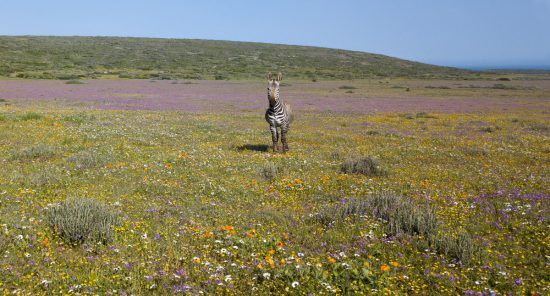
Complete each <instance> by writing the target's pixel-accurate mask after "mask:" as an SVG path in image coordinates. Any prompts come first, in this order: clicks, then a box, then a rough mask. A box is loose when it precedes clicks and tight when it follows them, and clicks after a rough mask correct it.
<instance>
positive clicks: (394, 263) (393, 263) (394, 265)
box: [390, 261, 399, 267]
mask: <svg viewBox="0 0 550 296" xmlns="http://www.w3.org/2000/svg"><path fill="white" fill-rule="evenodd" d="M390 265H391V266H393V267H397V266H399V263H397V262H395V261H392V262H390Z"/></svg>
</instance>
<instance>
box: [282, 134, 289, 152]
mask: <svg viewBox="0 0 550 296" xmlns="http://www.w3.org/2000/svg"><path fill="white" fill-rule="evenodd" d="M287 131H288V130H287V129H281V143H283V152H287V151H288V142H287V141H286V132H287Z"/></svg>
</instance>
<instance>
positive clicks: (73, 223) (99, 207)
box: [46, 198, 119, 245]
mask: <svg viewBox="0 0 550 296" xmlns="http://www.w3.org/2000/svg"><path fill="white" fill-rule="evenodd" d="M46 213H47V214H46V221H47V223H48V225H49V226H50V227H51V228H52V230H53V231H54V232H55V233H56V234H57V235H59V237H60V238H61V239H62V240H63V241H65V242H66V243H68V244H72V245H76V244H81V243H84V242H91V243H96V242H99V243H103V244H107V243H109V242H111V241H112V240H113V238H114V227H115V226H116V225H117V224H118V223H119V222H118V217H117V215H116V214H114V213H113V212H112V211H111V210H110V209H108V208H107V206H105V205H104V204H102V203H100V202H98V201H97V200H94V199H89V198H74V199H68V200H66V201H64V202H62V203H60V204H58V205H53V206H51V207H49V208H48V209H47V211H46Z"/></svg>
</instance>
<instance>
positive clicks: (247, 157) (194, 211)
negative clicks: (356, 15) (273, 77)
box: [0, 83, 550, 295]
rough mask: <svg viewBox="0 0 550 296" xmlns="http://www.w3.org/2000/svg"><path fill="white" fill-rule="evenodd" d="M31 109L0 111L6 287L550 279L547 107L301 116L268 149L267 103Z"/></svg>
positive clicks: (239, 290) (526, 285)
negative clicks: (283, 148) (209, 108)
mask: <svg viewBox="0 0 550 296" xmlns="http://www.w3.org/2000/svg"><path fill="white" fill-rule="evenodd" d="M340 84H341V83H339V84H337V85H340ZM332 89H334V87H333V88H332ZM434 91H435V90H434ZM437 91H445V90H437ZM504 91H506V90H504ZM25 104H27V105H25ZM32 104H34V102H32V101H29V102H16V103H14V104H13V105H6V106H4V105H2V106H0V114H6V116H5V118H4V120H2V121H0V155H4V157H3V158H2V159H1V163H2V170H0V184H1V185H2V186H1V187H0V199H1V202H0V251H1V252H2V258H1V259H0V278H1V279H2V281H0V291H1V293H6V294H11V293H14V291H15V293H20V294H49V293H52V294H55V293H61V294H69V293H75V294H78V293H80V294H108V293H113V294H114V293H115V292H114V291H113V290H116V291H117V292H116V293H119V294H124V293H127V294H135V295H143V294H172V293H180V292H181V293H183V291H187V293H189V294H199V293H201V292H202V293H204V294H229V295H233V294H237V295H239V294H243V293H248V291H255V292H257V293H258V294H278V293H285V294H286V293H288V294H308V293H313V294H321V293H324V294H331V293H336V294H361V293H363V294H385V293H388V294H391V293H395V294H409V295H413V294H414V295H416V294H430V295H432V294H433V295H449V294H467V293H471V291H473V292H475V293H483V292H485V293H489V291H494V292H495V293H496V294H507V293H511V294H514V295H515V294H518V295H523V294H530V293H532V292H534V293H538V294H541V295H542V294H547V292H548V290H547V289H548V280H547V272H546V270H547V267H546V265H547V264H546V262H547V258H546V257H545V256H546V254H548V247H547V243H546V241H547V234H546V233H547V228H548V222H547V219H546V217H548V215H549V214H550V208H549V206H548V192H549V188H548V182H547V166H545V165H544V162H545V161H546V159H547V157H548V148H547V146H548V145H547V138H546V135H545V132H546V128H544V126H545V124H546V120H547V118H546V117H547V114H545V113H544V110H543V109H544V108H541V109H540V110H539V111H537V110H535V111H532V110H531V111H529V110H524V109H521V108H517V109H513V108H510V109H508V110H507V111H506V113H504V112H501V111H499V110H497V111H498V112H497V111H486V112H479V113H469V114H466V113H459V114H445V113H437V112H432V111H430V113H429V114H421V115H418V114H417V112H416V111H415V110H411V111H409V113H408V114H411V115H412V117H413V118H412V119H410V120H409V119H405V118H404V117H403V115H402V114H403V113H395V112H389V113H376V114H371V115H354V114H338V113H308V112H301V114H300V116H299V117H297V119H296V121H295V122H294V125H293V129H292V130H291V132H289V134H288V140H289V144H290V145H291V147H292V149H291V150H290V151H289V152H288V153H286V154H281V153H276V154H275V153H271V152H270V151H269V146H268V145H270V140H271V138H270V135H269V132H268V131H267V126H266V123H265V120H264V119H263V117H262V114H261V112H259V113H258V114H256V113H253V112H242V113H231V114H229V113H228V114H222V113H185V112H168V111H164V112H159V111H115V110H92V109H84V108H81V109H79V108H78V107H75V106H73V105H71V106H70V107H67V108H61V107H59V106H57V107H56V108H53V107H50V106H44V105H40V107H36V106H35V105H32ZM29 112H39V113H36V114H41V115H42V116H38V117H36V118H34V119H33V120H21V118H22V117H24V116H26V114H28V113H29ZM8 115H9V116H8ZM512 118H514V119H517V120H512ZM320 126H322V127H323V130H322V133H321V132H320V131H319V127H320ZM482 126H491V127H497V126H498V127H499V129H498V131H495V132H480V127H482ZM533 127H534V128H533ZM373 131H375V132H373ZM321 135H322V136H321ZM54 143H55V144H54ZM348 155H360V156H361V157H351V158H349V159H347V158H346V157H347V156H348ZM369 155H376V156H377V159H379V160H380V163H379V162H378V161H377V160H375V159H374V158H372V157H369ZM489 156H490V157H489ZM343 162H344V165H342V163H343ZM383 171H388V172H391V173H387V174H382V173H380V172H383ZM364 173H366V174H364ZM381 192H382V193H381ZM74 197H86V199H74ZM115 216H116V217H115ZM480 249H482V250H480Z"/></svg>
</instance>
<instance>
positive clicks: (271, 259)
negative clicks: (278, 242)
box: [265, 256, 275, 268]
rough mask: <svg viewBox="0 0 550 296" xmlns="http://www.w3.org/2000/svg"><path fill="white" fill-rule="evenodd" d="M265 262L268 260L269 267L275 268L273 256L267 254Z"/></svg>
mask: <svg viewBox="0 0 550 296" xmlns="http://www.w3.org/2000/svg"><path fill="white" fill-rule="evenodd" d="M265 262H267V264H269V267H271V268H275V262H273V257H271V256H265Z"/></svg>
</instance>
